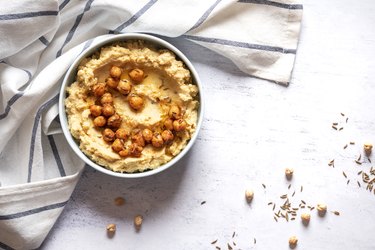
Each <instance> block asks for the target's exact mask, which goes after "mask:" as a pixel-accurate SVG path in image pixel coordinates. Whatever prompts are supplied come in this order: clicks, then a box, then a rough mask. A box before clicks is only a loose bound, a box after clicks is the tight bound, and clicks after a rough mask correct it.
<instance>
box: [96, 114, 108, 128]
mask: <svg viewBox="0 0 375 250" xmlns="http://www.w3.org/2000/svg"><path fill="white" fill-rule="evenodd" d="M106 123H107V120H106V119H105V117H104V116H101V115H100V116H98V117H95V119H94V126H95V127H103V126H104V125H105V124H106Z"/></svg>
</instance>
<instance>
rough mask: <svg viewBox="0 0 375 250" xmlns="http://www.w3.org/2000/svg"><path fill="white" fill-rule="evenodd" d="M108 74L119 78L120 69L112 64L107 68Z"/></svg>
mask: <svg viewBox="0 0 375 250" xmlns="http://www.w3.org/2000/svg"><path fill="white" fill-rule="evenodd" d="M109 74H110V76H112V77H113V78H120V77H121V74H122V69H121V68H120V67H117V66H112V68H111V69H110V70H109Z"/></svg>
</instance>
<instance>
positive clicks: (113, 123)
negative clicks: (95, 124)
mask: <svg viewBox="0 0 375 250" xmlns="http://www.w3.org/2000/svg"><path fill="white" fill-rule="evenodd" d="M121 121H122V119H121V117H120V116H119V115H118V114H114V115H112V116H111V117H109V118H108V121H107V125H108V126H110V127H112V128H119V127H120V125H121Z"/></svg>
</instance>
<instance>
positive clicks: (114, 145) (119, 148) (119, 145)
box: [112, 139, 124, 152]
mask: <svg viewBox="0 0 375 250" xmlns="http://www.w3.org/2000/svg"><path fill="white" fill-rule="evenodd" d="M112 149H113V151H115V152H120V151H122V150H124V144H123V143H122V141H121V140H120V139H116V140H115V141H114V142H113V143H112Z"/></svg>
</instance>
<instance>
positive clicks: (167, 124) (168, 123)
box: [164, 118, 173, 131]
mask: <svg viewBox="0 0 375 250" xmlns="http://www.w3.org/2000/svg"><path fill="white" fill-rule="evenodd" d="M164 127H165V129H168V130H171V131H172V130H173V120H172V119H170V118H168V119H167V120H165V121H164Z"/></svg>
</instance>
